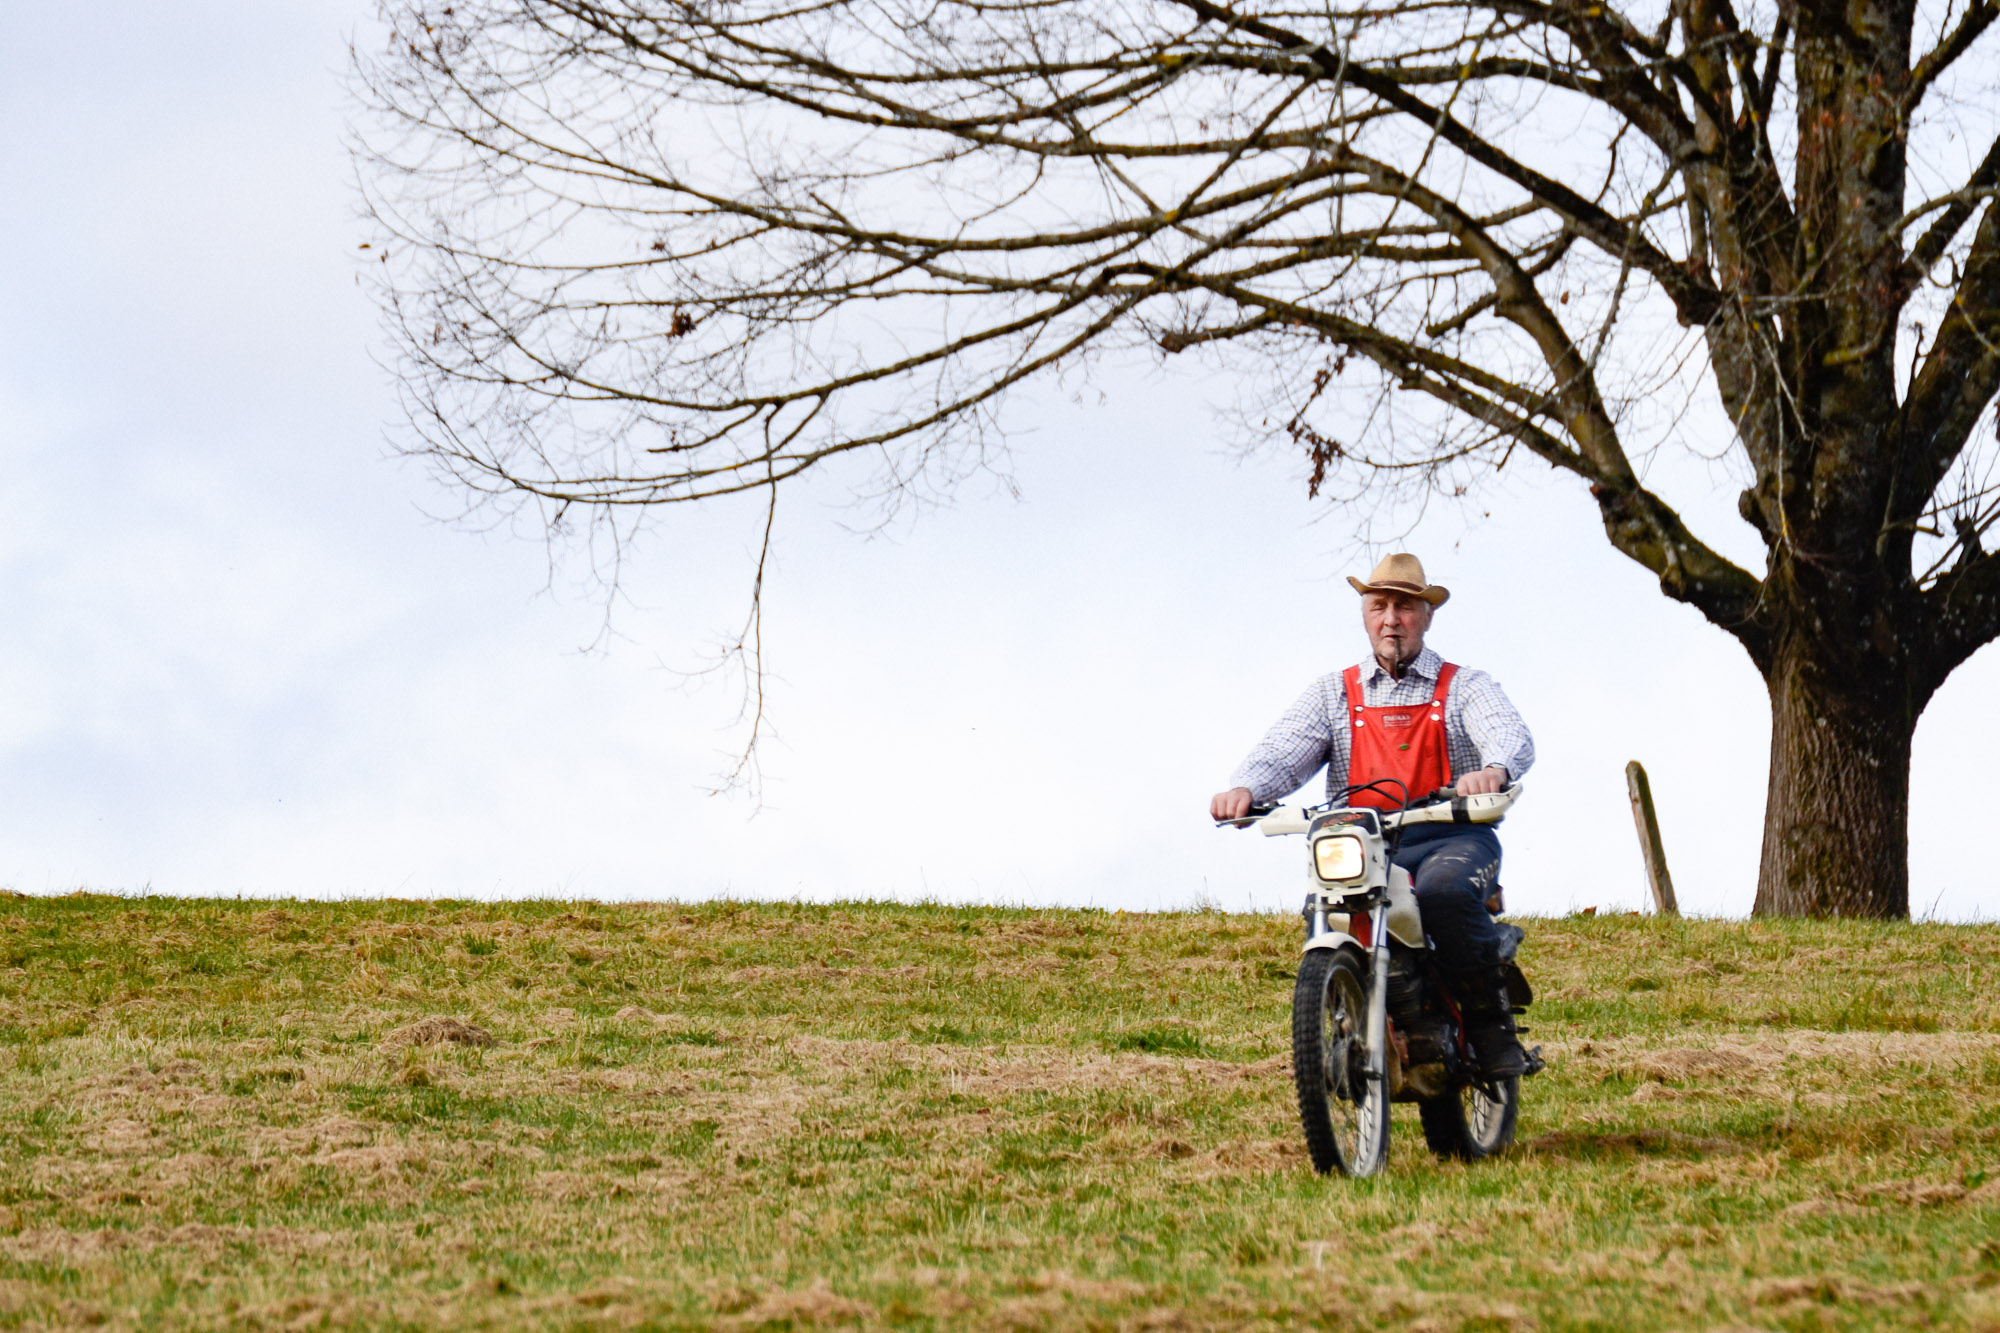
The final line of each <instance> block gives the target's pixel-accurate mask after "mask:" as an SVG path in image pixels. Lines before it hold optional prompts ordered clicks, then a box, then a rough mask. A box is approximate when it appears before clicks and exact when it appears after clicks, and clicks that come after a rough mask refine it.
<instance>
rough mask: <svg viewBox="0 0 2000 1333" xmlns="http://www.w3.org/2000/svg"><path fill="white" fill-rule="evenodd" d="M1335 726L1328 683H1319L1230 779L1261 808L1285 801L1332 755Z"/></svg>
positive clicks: (1290, 711) (1232, 783) (1288, 709)
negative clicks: (1328, 705)
mask: <svg viewBox="0 0 2000 1333" xmlns="http://www.w3.org/2000/svg"><path fill="white" fill-rule="evenodd" d="M1332 733H1333V726H1332V723H1331V720H1330V719H1329V718H1328V717H1327V711H1326V683H1325V682H1324V681H1315V682H1313V684H1312V685H1311V686H1310V687H1308V688H1307V690H1306V692H1305V693H1304V694H1301V695H1300V696H1299V697H1298V699H1297V700H1296V701H1295V702H1294V703H1293V704H1292V706H1291V707H1290V708H1287V709H1286V710H1285V713H1284V716H1282V717H1280V718H1279V719H1278V721H1277V723H1276V724H1275V725H1274V726H1273V727H1272V728H1271V729H1270V731H1268V732H1266V733H1265V735H1264V739H1263V740H1261V741H1258V742H1257V745H1256V748H1254V749H1253V750H1251V751H1250V754H1249V756H1248V757H1247V758H1245V759H1244V761H1243V762H1242V763H1240V764H1238V765H1237V766H1236V772H1235V773H1234V774H1232V775H1231V776H1230V779H1229V785H1230V786H1231V787H1248V788H1249V789H1250V799H1251V800H1253V801H1255V802H1257V803H1258V804H1259V805H1266V804H1269V803H1270V802H1272V801H1277V800H1281V799H1283V798H1284V797H1287V796H1290V795H1291V794H1292V793H1293V792H1295V791H1297V790H1298V789H1299V788H1301V787H1303V786H1305V785H1306V783H1307V782H1309V781H1310V780H1311V779H1312V775H1313V774H1315V773H1317V772H1319V770H1320V769H1321V768H1323V767H1324V766H1325V765H1326V763H1327V760H1328V759H1329V758H1330V757H1331V754H1332V739H1333V737H1332Z"/></svg>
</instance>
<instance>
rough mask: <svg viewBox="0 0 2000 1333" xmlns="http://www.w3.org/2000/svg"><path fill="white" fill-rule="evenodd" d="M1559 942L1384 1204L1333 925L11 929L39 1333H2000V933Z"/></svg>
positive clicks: (29, 906) (1412, 1151) (1056, 917)
mask: <svg viewBox="0 0 2000 1333" xmlns="http://www.w3.org/2000/svg"><path fill="white" fill-rule="evenodd" d="M1523 924H1524V925H1525V926H1526V928H1527V932H1528V937H1527V943H1526V945H1525V946H1524V948H1523V951H1522V958H1523V961H1524V963H1525V965H1526V967H1527V970H1528V972H1529V974H1530V976H1531V977H1532V978H1533V980H1534V981H1535V983H1536V986H1537V988H1538V990H1539V992H1540V995H1541V1000H1540V1002H1539V1003H1538V1004H1537V1005H1536V1007H1535V1010H1534V1011H1533V1013H1532V1014H1531V1015H1530V1022H1531V1024H1532V1026H1533V1031H1532V1032H1531V1033H1530V1038H1529V1039H1530V1040H1531V1041H1533V1042H1538V1043H1540V1044H1541V1045H1542V1046H1543V1047H1544V1049H1545V1051H1546V1053H1547V1055H1548V1056H1549V1069H1548V1072H1547V1073H1545V1074H1543V1075H1542V1076H1540V1077H1539V1078H1537V1079H1535V1080H1533V1081H1532V1082H1531V1083H1530V1084H1529V1085H1528V1088H1527V1095H1526V1106H1525V1110H1524V1112H1523V1115H1522V1119H1521V1127H1520V1140H1519V1146H1518V1148H1517V1149H1516V1150H1515V1151H1514V1152H1513V1153H1512V1154H1511V1155H1510V1156H1508V1157H1507V1158H1506V1159H1504V1160H1501V1161H1498V1162H1492V1163H1485V1164H1481V1165H1477V1166H1474V1167H1470V1168H1468V1167H1465V1166H1459V1165H1444V1164H1440V1163H1438V1162H1436V1161H1435V1160H1433V1159H1432V1158H1431V1157H1430V1156H1429V1155H1428V1154H1427V1153H1426V1152H1425V1151H1424V1148H1423V1141H1422V1136H1421V1134H1420V1132H1419V1131H1418V1128H1417V1125H1416V1122H1415V1118H1414V1116H1413V1115H1412V1114H1411V1113H1410V1111H1409V1109H1408V1108H1398V1110H1397V1114H1396V1124H1395V1129H1394V1149H1393V1157H1392V1160H1391V1164H1390V1167H1389V1169H1388V1171H1387V1173H1386V1174H1385V1175H1384V1176H1382V1177H1380V1178H1378V1179H1375V1180H1371V1181H1361V1182H1356V1181H1349V1180H1343V1179H1337V1178H1336V1179H1324V1178H1321V1177H1317V1176H1315V1175H1313V1174H1312V1173H1311V1172H1310V1171H1309V1170H1308V1169H1307V1166H1306V1163H1305V1160H1304V1155H1303V1152H1302V1149H1301V1147H1300V1140H1299V1135H1298V1132H1297V1128H1296V1125H1295V1124H1294V1121H1293V1112H1292V1105H1291V1084H1290V1073H1289V1069H1288V1060H1287V1052H1286V1049H1285V1043H1286V1041H1287V1040H1288V1038H1287V1033H1288V1030H1289V1029H1288V1020H1287V1012H1288V1006H1289V1003H1290V993H1291V981H1290V978H1291V974H1292V970H1293V968H1294V966H1295V962H1296V949H1297V945H1298V941H1299V930H1298V923H1297V922H1296V921H1295V920H1293V919H1290V918H1284V917H1274V916H1235V915H1225V914H1221V913H1190V914H1168V915H1148V916H1126V915H1117V914H1106V913H1102V912H1070V911H1013V910H997V909H952V908H942V907H903V906H890V905H877V904H845V905H835V906H800V905H788V904H775V905H749V904H742V903H714V904H706V905H697V906H683V905H652V906H604V905H596V904H557V903H526V904H522V903H513V904H493V905H479V904H467V903H413V902H350V903H332V904H328V903H297V902H289V903H282V904H278V905H269V904H264V903H242V902H212V901H175V900H166V899H153V898H139V899H124V898H112V897H92V896H83V895H78V896H73V897H67V898H53V899H24V898H10V899H6V900H4V901H0V1107H4V1112H3V1113H0V1326H5V1327H27V1328H35V1327H74V1326H80V1325H90V1326H96V1327H101V1328H118V1329H124V1328H132V1329H138V1328H147V1329H155V1328H242V1329H294V1328H317V1327H337V1328H383V1329H390V1328H410V1329H416V1328H438V1327H478V1328H530V1329H544V1328H546V1329H588V1328H607V1329H627V1328H662V1329H674V1328H741V1329H784V1328H805V1327H862V1328H912V1329H924V1328H994V1329H1000V1328H1079V1329H1117V1328H1156V1329H1169V1328H1298V1327H1318V1328H1357V1327H1358V1328H1397V1329H1404V1328H1414V1329H1421V1330H1448V1331H1450V1333H1460V1331H1462V1330H1500V1329H1521V1330H1525V1329H1544V1330H1555V1329H1616V1330H1619V1331H1620V1333H1633V1331H1635V1330H1646V1329H1722V1328H1731V1329H1744V1328H1763V1329H1770V1330H1780V1329H1792V1330H1807V1329H1815V1330H1816V1329H1821V1328H1828V1327H1833V1328H1910V1329H1918V1328H1923V1329H1995V1328H2000V999H1996V985H1997V984H2000V931H1996V930H1995V928H1993V927H1990V926H1944V925H1887V926H1885V925H1877V924H1859V923H1852V922H1764V921H1758V922H1749V923H1745V922H1721V921H1674V920H1659V919H1653V918H1641V917H1615V918H1606V917H1597V918H1591V919H1585V918H1580V917H1579V918H1567V919H1562V920H1529V921H1526V922H1524V923H1523Z"/></svg>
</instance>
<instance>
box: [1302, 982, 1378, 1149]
mask: <svg viewBox="0 0 2000 1333" xmlns="http://www.w3.org/2000/svg"><path fill="white" fill-rule="evenodd" d="M1369 980H1370V978H1369V974H1368V965H1367V963H1366V961H1365V960H1364V959H1363V958H1362V957H1361V955H1360V953H1359V952H1358V951H1356V950H1354V949H1348V948H1343V949H1315V950H1314V951H1312V952H1311V953H1308V954H1307V955H1306V956H1305V957H1304V958H1303V959H1302V960H1301V961H1300V963H1299V975H1298V983H1297V985H1296V986H1295V987H1294V989H1293V991H1292V1081H1293V1083H1294V1084H1295V1085H1296V1086H1297V1089H1298V1095H1299V1124H1300V1126H1301V1127H1302V1128H1303V1129H1304V1130H1305V1136H1306V1151H1307V1152H1308V1153H1309V1154H1310V1155H1311V1157H1312V1164H1313V1169H1314V1170H1315V1171H1318V1172H1319V1173H1320V1174H1321V1175H1325V1174H1327V1173H1329V1172H1331V1171H1334V1170H1336V1169H1337V1170H1340V1171H1343V1172H1345V1173H1347V1174H1348V1175H1350V1176H1372V1175H1374V1174H1375V1173H1376V1172H1377V1171H1379V1170H1381V1169H1382V1164H1383V1163H1384V1162H1386V1161H1387V1160H1388V1159H1389V1097H1388V1089H1387V1088H1385V1087H1384V1086H1383V1083H1382V1080H1381V1079H1379V1078H1378V1079H1371V1078H1369V1077H1368V1073H1367V1070H1368V1051H1369V1049H1370V1047H1371V1046H1381V1045H1382V1044H1383V1043H1384V1042H1386V1041H1387V1039H1388V1037H1387V1033H1386V1032H1374V1033H1370V1032H1369V1031H1368V1030H1367V1029H1368V985H1369Z"/></svg>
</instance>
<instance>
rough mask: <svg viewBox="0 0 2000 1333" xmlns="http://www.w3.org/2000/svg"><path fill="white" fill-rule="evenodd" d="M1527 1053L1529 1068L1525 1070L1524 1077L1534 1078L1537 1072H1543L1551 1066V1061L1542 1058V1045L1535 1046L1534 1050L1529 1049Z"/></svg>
mask: <svg viewBox="0 0 2000 1333" xmlns="http://www.w3.org/2000/svg"><path fill="white" fill-rule="evenodd" d="M1527 1055H1528V1068H1527V1070H1526V1071H1525V1072H1523V1073H1522V1075H1521V1077H1522V1078H1532V1077H1534V1076H1535V1075H1536V1074H1539V1073H1541V1072H1542V1071H1543V1070H1544V1069H1547V1068H1548V1067H1549V1062H1548V1061H1546V1060H1544V1059H1542V1048H1541V1047H1539V1046H1537V1047H1535V1048H1534V1049H1533V1050H1531V1051H1529V1052H1528V1053H1527Z"/></svg>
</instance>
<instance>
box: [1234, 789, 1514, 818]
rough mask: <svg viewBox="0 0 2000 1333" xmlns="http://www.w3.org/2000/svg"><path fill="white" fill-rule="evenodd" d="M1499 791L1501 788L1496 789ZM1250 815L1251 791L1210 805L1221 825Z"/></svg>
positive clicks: (1236, 790) (1247, 790)
mask: <svg viewBox="0 0 2000 1333" xmlns="http://www.w3.org/2000/svg"><path fill="white" fill-rule="evenodd" d="M1494 790H1495V791H1498V790H1499V788H1498V787H1496V788H1494ZM1249 814H1250V789H1249V788H1248V787H1231V788H1230V789H1229V790H1228V791H1221V792H1217V793H1216V794H1215V795H1214V797H1213V798H1211V799H1210V801H1209V803H1208V817H1209V818H1210V819H1213V820H1214V821H1215V822H1216V823H1218V824H1220V823H1221V822H1222V821H1223V820H1225V819H1244V818H1247V817H1248V816H1249Z"/></svg>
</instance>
